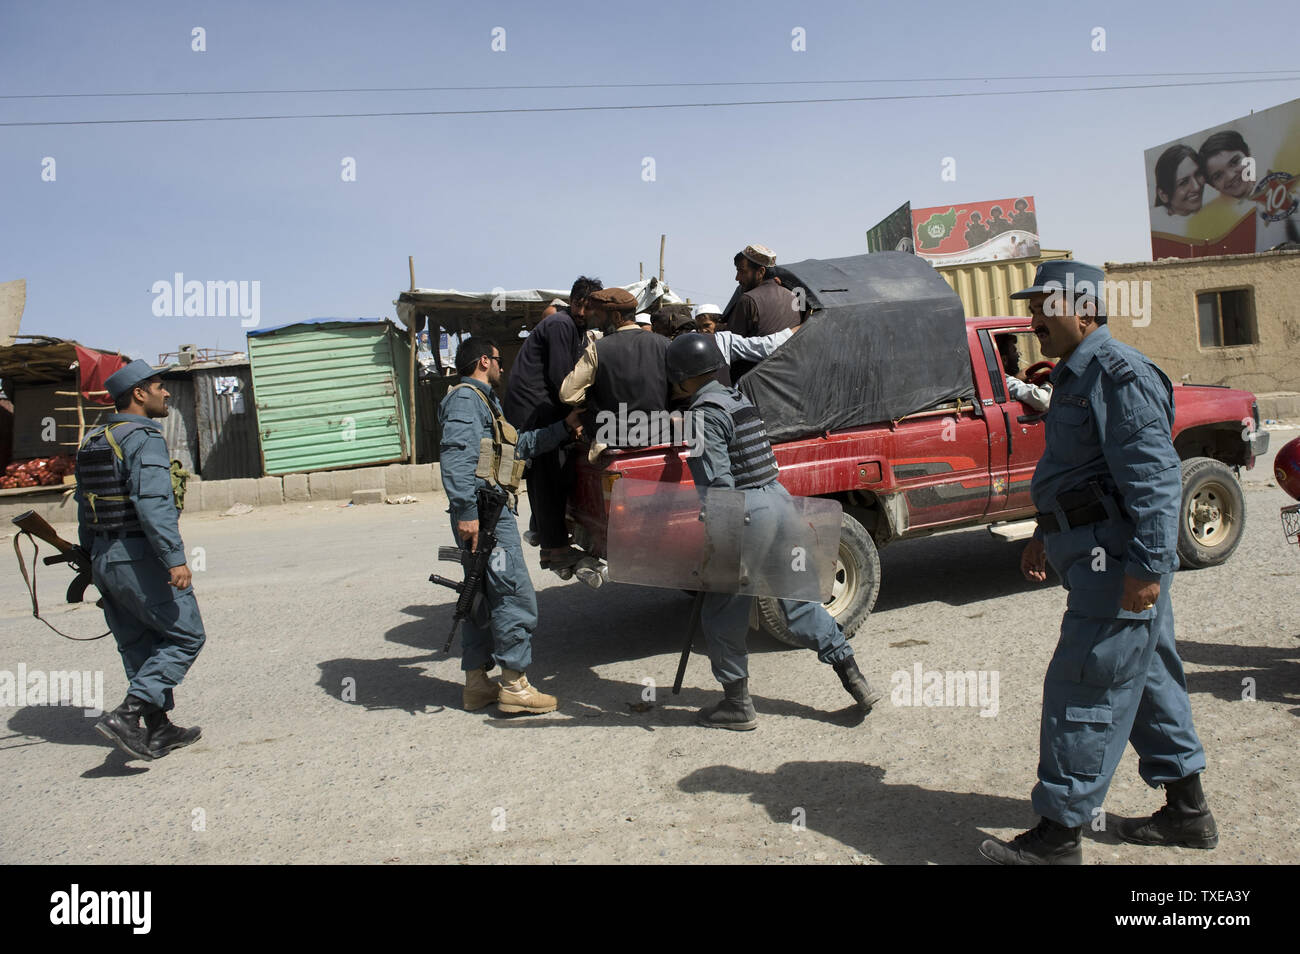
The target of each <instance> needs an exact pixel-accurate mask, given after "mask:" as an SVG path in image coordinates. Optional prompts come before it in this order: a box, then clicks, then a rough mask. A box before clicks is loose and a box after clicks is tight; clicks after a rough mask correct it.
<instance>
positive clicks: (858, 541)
mask: <svg viewBox="0 0 1300 954" xmlns="http://www.w3.org/2000/svg"><path fill="white" fill-rule="evenodd" d="M878 595H880V554H879V553H877V552H876V543H875V541H874V540H872V539H871V534H869V533H868V532H867V530H866V528H865V527H864V526H862V524H860V523H859V522H858V521H857V520H855V519H854V518H853V517H851V516H849V515H848V514H847V513H845V514H841V516H840V552H839V559H838V560H836V563H835V585H834V589H833V590H832V591H831V598H830V600H829V601H828V602H827V603H826V604H825V606H826V611H827V612H828V613H830V614H831V616H832V617H834V619H835V622H837V623H839V624H840V627H841V628H842V629H843V630H844V636H845V638H846V639H852V638H853V633H854V631H855V630H857V628H858V627H859V626H860V625H862V623H863V622H864V621H865V620H866V618H867V616H868V615H869V614H870V613H871V608H872V607H873V606H875V605H876V597H877V596H878ZM758 620H759V627H760V628H761V629H762V630H763V632H765V633H767V634H768V635H770V636H772V637H773V638H774V639H777V640H780V641H781V642H783V643H786V644H787V645H790V646H800V645H802V643H800V642H799V640H798V639H796V638H795V637H794V636H793V635H792V634H791V632H790V629H789V627H788V625H787V624H786V620H785V614H784V613H782V612H781V601H780V600H778V599H776V598H774V597H770V596H760V597H759V598H758Z"/></svg>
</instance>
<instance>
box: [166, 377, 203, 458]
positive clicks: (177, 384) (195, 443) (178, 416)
mask: <svg viewBox="0 0 1300 954" xmlns="http://www.w3.org/2000/svg"><path fill="white" fill-rule="evenodd" d="M163 387H164V388H166V389H167V393H168V394H170V395H171V397H170V398H169V399H168V400H167V407H168V413H167V416H166V417H164V418H163V419H162V420H160V421H159V422H158V423H159V424H161V425H162V430H163V438H164V439H165V440H166V441H167V452H168V453H169V454H171V456H172V459H173V460H178V461H180V462H181V466H182V467H184V468H185V469H186V470H188V471H189V472H190V473H191V474H197V473H198V472H199V471H198V463H199V461H200V460H201V459H202V458H201V457H200V456H199V435H198V428H197V426H196V424H195V420H194V382H193V380H192V379H191V378H190V376H189V375H184V376H179V375H178V376H176V377H164V378H163Z"/></svg>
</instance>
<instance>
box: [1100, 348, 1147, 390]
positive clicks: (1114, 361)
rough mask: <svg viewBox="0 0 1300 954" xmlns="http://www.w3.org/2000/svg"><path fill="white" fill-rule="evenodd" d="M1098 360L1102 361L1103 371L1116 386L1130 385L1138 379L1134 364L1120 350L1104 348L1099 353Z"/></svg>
mask: <svg viewBox="0 0 1300 954" xmlns="http://www.w3.org/2000/svg"><path fill="white" fill-rule="evenodd" d="M1097 359H1098V360H1099V361H1101V369H1102V371H1103V372H1105V374H1106V377H1108V378H1110V379H1111V380H1112V381H1114V382H1115V383H1116V384H1128V382H1130V381H1132V380H1133V379H1134V378H1136V377H1137V371H1135V370H1134V369H1133V364H1132V363H1131V362H1130V361H1129V359H1128V357H1127V356H1126V355H1124V354H1123V353H1122V352H1121V351H1120V350H1119V349H1118V348H1103V349H1102V350H1101V351H1099V352H1097Z"/></svg>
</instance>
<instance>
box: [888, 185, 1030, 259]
mask: <svg viewBox="0 0 1300 954" xmlns="http://www.w3.org/2000/svg"><path fill="white" fill-rule="evenodd" d="M912 238H913V240H914V242H915V244H916V254H917V255H920V256H921V257H922V258H924V259H926V260H927V261H929V262H930V264H932V265H935V266H939V265H965V264H967V263H970V262H991V261H996V260H998V259H1009V258H1032V257H1034V256H1035V255H1037V254H1038V251H1039V247H1038V217H1037V216H1036V214H1035V213H1034V197H1033V196H1032V195H1026V196H1020V197H1019V198H1012V199H995V200H993V201H991V202H962V203H960V204H957V205H937V206H934V207H933V208H928V209H913V210H912Z"/></svg>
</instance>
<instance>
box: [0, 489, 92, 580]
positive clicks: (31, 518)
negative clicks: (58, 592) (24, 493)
mask: <svg viewBox="0 0 1300 954" xmlns="http://www.w3.org/2000/svg"><path fill="white" fill-rule="evenodd" d="M13 522H14V526H16V527H17V528H18V529H19V530H21V531H22V532H23V533H26V534H29V535H31V536H33V537H36V538H38V539H41V540H44V541H45V542H46V543H48V544H49V545H50V546H52V547H54V549H56V550H58V551H59V552H58V553H55V554H53V555H51V556H47V557H46V558H45V559H44V560H43V561H41V562H43V563H44V564H45V565H46V566H50V565H51V564H54V563H67V564H68V565H69V566H71V567H72V569H73V570H74V571H75V572H76V574H77V575H76V576H75V577H73V580H72V582H71V583H69V584H68V596H67V599H68V602H69V603H80V602H81V600H82V598H83V597H84V596H85V595H86V587H87V586H89V585H90V582H91V581H90V555H89V554H87V553H86V551H85V550H83V549H81V547H79V546H77V545H76V544H75V543H69V542H68V541H67V540H64V539H63V538H62V537H61V536H59V535H58V534H57V533H55V531H54V528H53V527H51V526H50V525H49V524H48V523H46V522H45V518H44V517H42V516H41V515H40V514H38V513H37V512H36V511H35V510H28V511H27V512H26V513H22V514H19V515H18V516H17V517H14V521H13ZM14 552H15V553H17V552H18V537H17V536H15V537H14ZM18 562H19V565H21V564H22V554H19V556H18ZM23 578H24V579H26V578H27V571H26V568H24V569H23Z"/></svg>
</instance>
